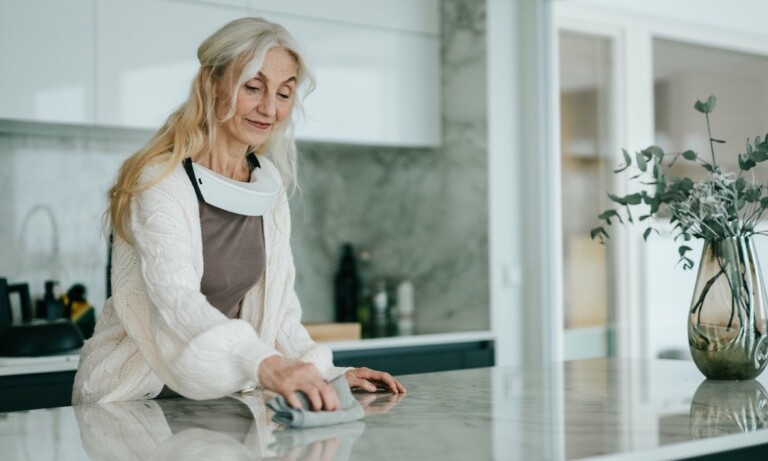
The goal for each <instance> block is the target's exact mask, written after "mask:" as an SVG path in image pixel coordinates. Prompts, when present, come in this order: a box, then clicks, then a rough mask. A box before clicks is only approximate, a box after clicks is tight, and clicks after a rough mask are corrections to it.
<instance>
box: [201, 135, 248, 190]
mask: <svg viewBox="0 0 768 461" xmlns="http://www.w3.org/2000/svg"><path fill="white" fill-rule="evenodd" d="M247 153H248V146H244V145H242V144H239V145H237V146H233V145H226V144H220V143H217V146H215V148H214V150H213V151H212V152H209V153H208V154H206V155H204V156H202V157H200V158H199V159H197V160H196V162H197V163H198V164H199V165H202V166H204V167H206V168H208V169H209V170H211V171H215V172H216V173H218V174H220V175H222V176H226V177H227V178H230V179H234V180H235V181H245V182H247V181H249V180H250V177H251V171H250V168H248V161H247V160H246V158H245V156H246V154H247Z"/></svg>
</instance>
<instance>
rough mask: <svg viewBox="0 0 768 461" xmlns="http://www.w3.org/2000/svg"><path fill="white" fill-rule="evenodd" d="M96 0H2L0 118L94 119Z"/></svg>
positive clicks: (88, 120) (84, 120)
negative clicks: (94, 27)
mask: <svg viewBox="0 0 768 461" xmlns="http://www.w3.org/2000/svg"><path fill="white" fill-rule="evenodd" d="M93 1H94V0H90V1H89V0H59V1H50V0H25V1H10V0H8V1H2V2H0V56H2V57H3V63H4V65H3V70H2V72H0V101H2V104H0V118H7V119H16V120H34V121H44V122H63V123H92V122H93V120H94V114H93V112H94V111H93V105H94V104H93V100H94V95H93V80H94V59H93V47H94V37H93V24H94V22H93V21H94V15H93V6H94V5H93Z"/></svg>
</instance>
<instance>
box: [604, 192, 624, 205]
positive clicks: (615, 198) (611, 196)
mask: <svg viewBox="0 0 768 461" xmlns="http://www.w3.org/2000/svg"><path fill="white" fill-rule="evenodd" d="M608 198H609V199H611V200H612V201H614V202H616V203H618V204H619V205H626V204H627V199H626V197H619V196H618V195H615V194H612V193H610V192H608Z"/></svg>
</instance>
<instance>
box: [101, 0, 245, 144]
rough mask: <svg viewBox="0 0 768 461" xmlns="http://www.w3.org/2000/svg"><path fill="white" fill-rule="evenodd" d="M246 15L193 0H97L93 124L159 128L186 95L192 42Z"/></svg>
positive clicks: (192, 67)
mask: <svg viewBox="0 0 768 461" xmlns="http://www.w3.org/2000/svg"><path fill="white" fill-rule="evenodd" d="M246 14H247V10H240V9H237V8H231V7H221V6H218V5H214V4H206V3H198V2H178V1H159V0H134V1H131V2H124V1H118V0H97V17H96V70H97V75H98V77H97V81H96V101H97V104H96V121H97V123H99V124H101V125H112V126H120V127H130V128H150V129H156V128H159V127H160V126H161V125H162V123H163V121H164V120H165V119H166V117H168V115H169V114H170V113H171V112H173V110H174V109H175V108H176V107H178V105H179V104H181V103H182V102H183V101H184V100H186V98H187V95H188V94H189V89H190V85H191V82H192V79H193V78H194V76H195V74H196V73H197V70H198V67H199V63H198V61H197V46H198V45H199V44H200V43H201V42H202V41H203V40H204V39H205V38H206V37H207V36H209V35H210V34H211V33H213V32H214V31H215V30H216V29H218V28H219V27H221V26H222V25H224V24H225V23H227V22H229V21H231V20H232V19H235V18H238V17H242V16H244V15H246Z"/></svg>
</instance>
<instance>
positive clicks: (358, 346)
mask: <svg viewBox="0 0 768 461" xmlns="http://www.w3.org/2000/svg"><path fill="white" fill-rule="evenodd" d="M495 339H496V335H495V334H494V332H492V331H467V332H457V333H434V334H424V335H413V336H393V337H389V338H370V339H361V340H356V341H333V342H323V343H320V344H323V345H324V346H328V347H330V348H331V350H332V351H334V352H336V351H356V350H365V349H385V348H391V347H409V346H429V345H435V344H455V343H468V342H475V341H493V340H495Z"/></svg>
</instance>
